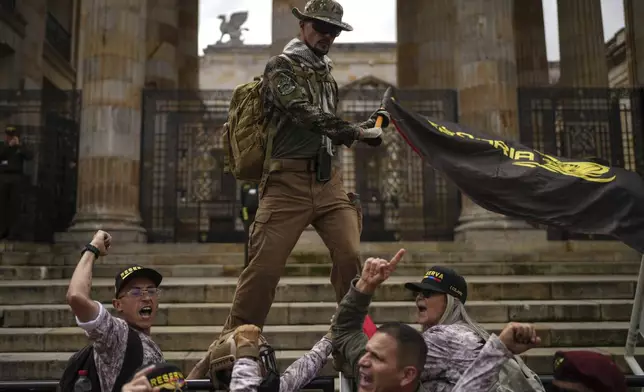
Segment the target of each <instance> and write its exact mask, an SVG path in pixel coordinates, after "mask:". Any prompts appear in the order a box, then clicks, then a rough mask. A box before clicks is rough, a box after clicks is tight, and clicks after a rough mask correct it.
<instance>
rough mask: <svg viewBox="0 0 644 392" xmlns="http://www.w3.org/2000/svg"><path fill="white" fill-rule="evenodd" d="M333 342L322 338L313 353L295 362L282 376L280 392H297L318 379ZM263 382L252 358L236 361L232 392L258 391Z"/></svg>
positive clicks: (256, 364)
mask: <svg viewBox="0 0 644 392" xmlns="http://www.w3.org/2000/svg"><path fill="white" fill-rule="evenodd" d="M331 346H332V345H331V341H330V340H329V339H327V338H322V340H320V341H319V342H317V343H316V344H315V346H313V348H312V349H311V351H309V352H308V353H306V354H304V355H303V356H302V357H301V358H300V359H298V360H297V361H295V362H293V363H292V364H291V366H289V367H288V369H286V371H285V372H284V373H282V375H281V376H280V392H295V391H299V390H300V389H302V388H303V387H304V386H305V385H307V384H308V383H310V382H311V381H313V379H314V378H315V377H317V375H318V373H319V372H320V369H322V368H323V367H324V365H325V364H326V361H327V358H328V357H329V354H331ZM261 382H262V377H261V375H260V370H259V364H258V363H257V361H255V360H252V359H250V358H240V359H238V360H237V361H235V366H234V367H233V374H232V378H231V381H230V392H250V391H257V388H258V387H259V384H260V383H261Z"/></svg>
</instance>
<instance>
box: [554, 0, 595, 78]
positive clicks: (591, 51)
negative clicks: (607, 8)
mask: <svg viewBox="0 0 644 392" xmlns="http://www.w3.org/2000/svg"><path fill="white" fill-rule="evenodd" d="M557 10H558V12H559V51H560V58H561V61H560V68H561V78H560V79H559V84H560V85H561V86H562V87H608V64H607V61H606V45H605V43H604V30H603V23H602V9H601V1H600V0H558V1H557Z"/></svg>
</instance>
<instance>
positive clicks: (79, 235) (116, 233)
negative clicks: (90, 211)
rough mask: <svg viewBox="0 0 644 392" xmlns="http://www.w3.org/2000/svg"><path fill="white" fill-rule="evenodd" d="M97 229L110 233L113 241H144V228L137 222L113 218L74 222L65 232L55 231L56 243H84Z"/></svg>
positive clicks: (145, 239)
mask: <svg viewBox="0 0 644 392" xmlns="http://www.w3.org/2000/svg"><path fill="white" fill-rule="evenodd" d="M98 230H104V231H107V232H108V233H110V235H111V236H112V240H113V241H114V242H115V243H124V242H139V243H142V242H146V241H147V236H146V234H145V229H144V228H143V227H141V226H140V225H139V224H138V222H136V221H133V222H128V221H124V220H123V219H118V218H117V219H114V220H106V219H100V220H98V219H97V220H83V221H77V222H75V223H74V224H73V225H72V226H71V227H70V228H69V229H67V231H66V232H63V233H56V235H55V237H54V240H55V242H56V243H81V244H82V243H86V242H88V241H89V240H91V239H92V237H93V236H94V234H95V233H96V232H97V231H98Z"/></svg>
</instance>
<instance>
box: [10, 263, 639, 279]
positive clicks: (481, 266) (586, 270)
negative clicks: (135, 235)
mask: <svg viewBox="0 0 644 392" xmlns="http://www.w3.org/2000/svg"><path fill="white" fill-rule="evenodd" d="M109 261H112V260H109ZM432 265H433V264H431V263H424V262H420V261H415V262H406V263H402V264H400V265H399V267H398V268H397V269H396V271H395V272H394V275H395V276H417V277H418V276H422V275H423V274H424V273H425V271H427V269H428V268H430V267H431V266H432ZM441 265H443V266H447V267H450V268H453V269H454V270H456V271H457V272H458V273H460V274H462V275H606V274H611V275H634V274H637V273H638V271H639V262H634V261H624V262H617V261H613V262H583V261H582V262H561V263H560V262H539V263H505V262H503V263H495V262H487V263H483V262H480V263H442V264H441ZM146 266H148V267H151V268H155V269H156V270H157V271H159V272H160V273H161V274H162V275H163V276H164V277H217V276H239V274H240V273H241V271H242V270H243V266H242V265H241V264H240V263H235V264H174V265H164V264H161V265H155V264H146ZM75 268H76V266H73V265H40V266H36V265H34V266H32V265H15V266H0V279H3V280H8V279H21V280H30V279H34V280H42V279H64V278H70V277H71V276H72V274H73V273H74V269H75ZM122 268H123V265H122V264H97V265H96V267H95V268H94V277H96V278H112V277H114V276H116V274H117V273H118V272H120V270H121V269H122ZM331 269H332V265H331V262H330V261H329V262H328V263H326V264H294V263H291V264H287V265H286V271H285V275H284V276H329V275H330V274H331Z"/></svg>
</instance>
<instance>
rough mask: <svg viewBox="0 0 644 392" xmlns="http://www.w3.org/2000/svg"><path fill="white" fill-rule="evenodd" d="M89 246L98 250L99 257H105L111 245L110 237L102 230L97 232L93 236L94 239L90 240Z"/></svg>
mask: <svg viewBox="0 0 644 392" xmlns="http://www.w3.org/2000/svg"><path fill="white" fill-rule="evenodd" d="M90 244H91V245H93V246H95V247H96V248H98V250H99V251H100V252H101V256H105V255H107V251H108V250H109V249H110V245H111V244H112V236H111V235H109V233H107V232H105V231H103V230H99V231H97V232H96V234H94V238H92V242H90Z"/></svg>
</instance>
